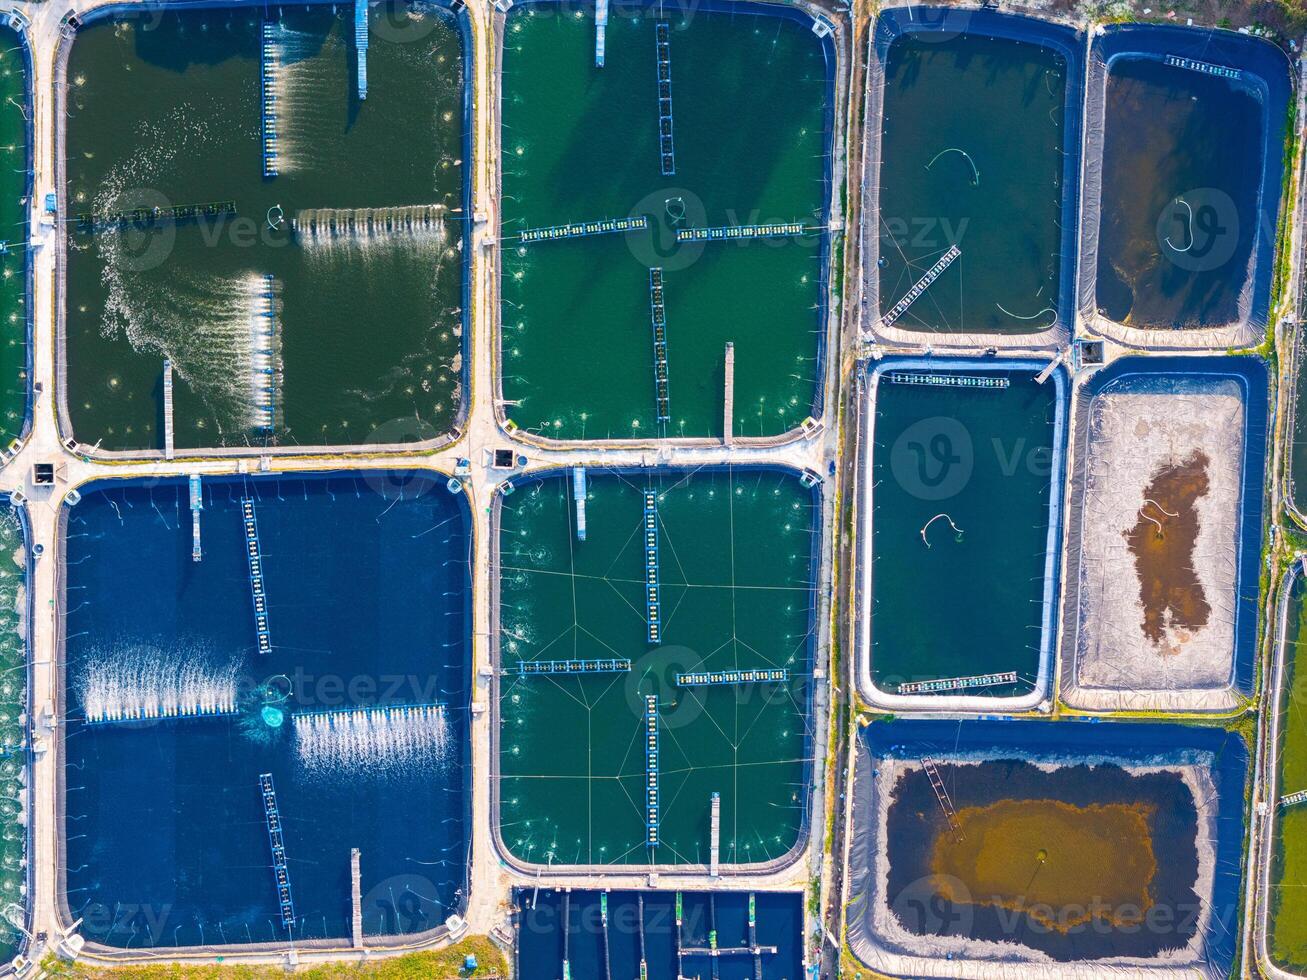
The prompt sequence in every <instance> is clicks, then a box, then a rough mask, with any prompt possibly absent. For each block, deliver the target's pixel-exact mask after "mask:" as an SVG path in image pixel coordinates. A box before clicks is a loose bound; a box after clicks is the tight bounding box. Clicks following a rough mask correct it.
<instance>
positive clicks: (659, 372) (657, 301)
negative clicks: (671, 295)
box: [649, 268, 672, 423]
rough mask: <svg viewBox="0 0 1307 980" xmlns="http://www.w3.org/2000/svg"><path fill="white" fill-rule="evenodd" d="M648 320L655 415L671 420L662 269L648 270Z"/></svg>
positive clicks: (666, 420)
mask: <svg viewBox="0 0 1307 980" xmlns="http://www.w3.org/2000/svg"><path fill="white" fill-rule="evenodd" d="M649 320H650V323H651V324H652V326H653V363H654V399H655V403H656V406H655V407H656V409H657V411H656V412H655V416H656V418H657V419H658V421H659V422H662V423H666V422H668V421H670V420H671V417H672V415H671V411H672V409H671V397H670V392H669V390H668V384H667V307H666V304H665V303H664V299H663V270H662V269H659V268H653V269H650V270H649Z"/></svg>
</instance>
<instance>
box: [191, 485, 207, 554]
mask: <svg viewBox="0 0 1307 980" xmlns="http://www.w3.org/2000/svg"><path fill="white" fill-rule="evenodd" d="M190 497H191V561H199V560H200V559H201V558H203V557H204V552H203V551H202V550H201V549H200V511H202V510H204V495H203V494H202V493H201V492H200V475H199V474H198V473H192V474H191V478H190Z"/></svg>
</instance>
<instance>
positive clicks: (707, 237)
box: [676, 222, 824, 242]
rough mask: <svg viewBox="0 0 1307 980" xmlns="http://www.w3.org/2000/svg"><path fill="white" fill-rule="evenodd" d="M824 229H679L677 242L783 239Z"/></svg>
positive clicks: (802, 226) (795, 226)
mask: <svg viewBox="0 0 1307 980" xmlns="http://www.w3.org/2000/svg"><path fill="white" fill-rule="evenodd" d="M822 230H824V229H822V228H819V227H816V226H814V225H805V224H802V223H800V222H791V223H789V224H780V225H724V226H721V227H717V228H680V229H678V230H677V232H676V240H677V241H678V242H728V241H738V240H741V239H751V238H784V237H786V236H789V235H803V234H806V233H808V232H817V231H822Z"/></svg>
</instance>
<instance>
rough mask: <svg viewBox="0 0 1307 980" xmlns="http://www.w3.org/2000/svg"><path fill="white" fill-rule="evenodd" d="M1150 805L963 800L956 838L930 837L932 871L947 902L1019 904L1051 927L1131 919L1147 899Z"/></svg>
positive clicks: (1152, 865)
mask: <svg viewBox="0 0 1307 980" xmlns="http://www.w3.org/2000/svg"><path fill="white" fill-rule="evenodd" d="M1153 810H1154V807H1152V806H1149V805H1146V804H1142V803H1136V804H1126V803H1107V804H1093V805H1090V806H1074V805H1072V804H1069V803H1064V802H1062V801H1061V800H1002V801H999V802H997V803H992V804H989V805H987V806H977V807H967V808H965V809H962V810H959V811H958V813H957V819H958V824H959V826H960V827H961V831H962V836H961V838H959V837H958V836H956V835H954V834H952V833H949V832H947V831H946V832H944V833H941V834H940V835H939V836H938V837H936V838H935V842H934V847H933V850H932V853H931V859H930V867H931V871H932V872H933V873H934V874H935V875H936V879H935V881H936V883H937V885H936V886H937V888H938V890H939V892H940V894H941V895H942V897H944V898H945V899H947V900H948V901H950V902H953V903H954V904H971V905H989V906H998V907H1001V908H1005V909H1010V910H1012V911H1016V912H1023V913H1025V914H1026V915H1028V916H1030V917H1031V918H1033V919H1035V920H1037V921H1038V922H1040V923H1041V924H1042V925H1044V926H1046V927H1047V928H1049V929H1055V930H1057V931H1058V932H1063V933H1065V932H1069V931H1070V930H1071V929H1073V928H1076V927H1079V926H1083V925H1084V924H1086V923H1088V922H1090V921H1092V920H1094V919H1100V920H1105V921H1108V922H1110V923H1112V925H1114V926H1122V925H1128V924H1132V923H1136V922H1138V921H1139V920H1140V918H1141V917H1142V916H1143V915H1144V914H1145V913H1146V912H1147V911H1148V910H1149V908H1150V907H1151V906H1152V898H1151V896H1150V884H1151V882H1152V880H1153V875H1154V874H1155V873H1156V871H1157V859H1156V857H1155V855H1154V853H1153V842H1152V836H1151V834H1150V832H1149V829H1148V819H1149V817H1150V816H1151V815H1152V812H1153Z"/></svg>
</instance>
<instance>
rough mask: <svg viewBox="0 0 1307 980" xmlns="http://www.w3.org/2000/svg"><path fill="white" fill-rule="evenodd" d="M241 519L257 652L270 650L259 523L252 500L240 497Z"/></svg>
mask: <svg viewBox="0 0 1307 980" xmlns="http://www.w3.org/2000/svg"><path fill="white" fill-rule="evenodd" d="M241 520H242V521H243V522H244V524H245V554H246V557H247V558H248V559H249V566H250V596H251V598H252V599H253V603H254V631H255V634H256V635H257V636H258V645H259V653H271V652H272V633H271V631H270V630H269V628H268V596H267V593H266V592H265V591H264V588H263V553H262V551H261V549H260V547H259V523H258V520H257V518H256V517H255V515H254V501H253V499H251V498H250V497H242V498H241Z"/></svg>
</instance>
